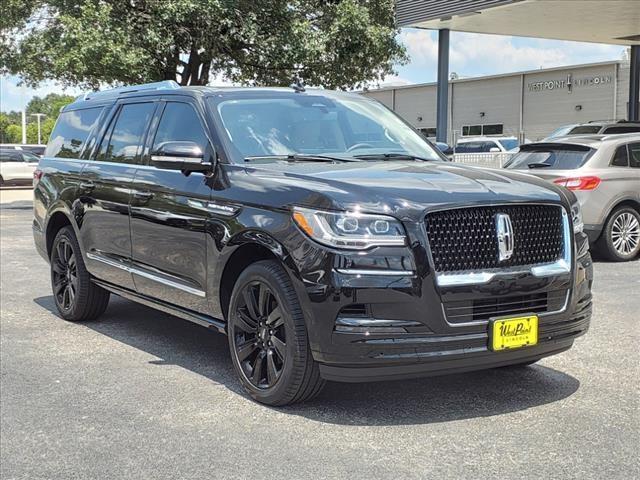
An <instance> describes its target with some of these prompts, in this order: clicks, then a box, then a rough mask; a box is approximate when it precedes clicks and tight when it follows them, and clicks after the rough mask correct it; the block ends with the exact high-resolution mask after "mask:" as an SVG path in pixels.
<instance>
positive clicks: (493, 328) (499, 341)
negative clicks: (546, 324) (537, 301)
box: [489, 315, 538, 351]
mask: <svg viewBox="0 0 640 480" xmlns="http://www.w3.org/2000/svg"><path fill="white" fill-rule="evenodd" d="M489 329H490V330H489V333H490V335H489V338H490V342H491V349H492V350H494V351H499V350H507V349H511V348H520V347H528V346H531V345H535V344H537V343H538V316H537V315H528V316H526V317H517V318H501V319H495V320H492V321H491V322H490V323H489Z"/></svg>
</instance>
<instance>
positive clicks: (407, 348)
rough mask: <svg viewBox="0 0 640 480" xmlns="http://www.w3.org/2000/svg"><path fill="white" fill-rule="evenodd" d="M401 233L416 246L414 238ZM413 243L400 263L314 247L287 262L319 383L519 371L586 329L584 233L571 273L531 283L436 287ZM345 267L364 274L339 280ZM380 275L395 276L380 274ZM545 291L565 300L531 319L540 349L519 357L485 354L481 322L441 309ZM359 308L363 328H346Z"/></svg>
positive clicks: (518, 277) (521, 276)
mask: <svg viewBox="0 0 640 480" xmlns="http://www.w3.org/2000/svg"><path fill="white" fill-rule="evenodd" d="M416 228H419V227H416ZM408 233H409V237H411V236H413V235H415V237H416V238H417V237H418V236H419V235H421V233H422V232H419V231H415V232H411V231H410V232H408ZM411 245H413V247H410V248H407V249H406V251H405V252H404V254H402V255H398V251H397V250H395V251H394V252H393V254H392V253H391V252H390V251H388V250H384V249H379V250H378V251H377V252H375V253H374V254H367V255H355V254H354V255H353V256H345V254H344V253H342V254H338V253H336V252H333V253H331V254H327V253H326V252H325V253H323V254H321V253H319V252H317V251H310V250H311V249H314V248H315V247H309V248H308V249H306V250H305V251H304V252H299V253H300V255H299V256H298V258H296V259H295V260H296V262H298V265H299V269H300V270H299V271H300V272H302V278H301V280H302V281H301V282H300V283H298V285H297V288H298V291H299V293H300V294H301V295H300V296H301V298H302V306H303V309H304V310H305V316H306V318H307V321H308V325H307V326H308V333H309V339H310V343H311V349H312V353H313V356H314V359H315V360H316V361H318V362H319V363H320V371H321V374H322V376H323V377H324V378H326V379H328V380H334V381H346V382H361V381H376V380H391V379H400V378H411V377H420V376H431V375H441V374H447V373H455V372H464V371H472V370H479V369H485V368H493V367H498V366H503V365H510V364H517V363H526V362H529V361H533V360H537V359H539V358H543V357H546V356H549V355H554V354H556V353H560V352H562V351H564V350H567V349H568V348H570V347H571V345H572V344H573V341H574V340H575V339H576V338H577V337H579V336H580V335H583V334H584V333H586V331H587V330H588V328H589V322H590V318H591V309H592V307H591V284H592V281H593V265H592V262H591V257H590V255H589V253H588V251H587V248H588V244H587V238H586V235H580V238H576V245H575V247H574V249H573V250H574V251H573V253H574V260H573V262H572V268H571V271H570V272H569V273H563V274H558V275H554V276H548V277H543V278H539V277H534V276H532V275H529V274H527V273H522V272H519V273H514V274H513V275H508V274H507V275H500V276H499V277H496V278H495V279H493V280H491V281H489V282H487V283H486V284H482V285H468V286H447V287H442V286H438V285H437V282H436V281H435V278H434V274H433V272H432V271H431V270H430V269H429V266H428V265H429V261H428V258H427V253H426V249H425V247H424V246H423V245H421V244H420V243H418V242H414V243H411ZM576 256H577V257H578V258H577V259H575V257H576ZM345 266H346V267H349V268H350V269H351V270H352V271H353V270H362V271H364V272H365V273H362V274H358V275H353V274H352V275H346V274H343V273H341V272H342V271H344V269H343V268H342V267H345ZM382 267H384V268H386V269H388V270H391V271H393V272H394V274H393V275H385V274H384V273H383V272H384V269H383V268H382ZM367 271H368V272H372V271H375V272H376V274H373V275H371V274H367V273H366V272H367ZM402 271H408V272H413V274H407V275H402V274H401V272H402ZM546 292H566V294H565V297H564V298H566V300H564V301H563V302H562V303H563V305H562V306H561V307H560V308H555V309H553V310H552V311H549V312H546V313H540V314H538V315H539V341H538V344H537V345H536V346H534V347H526V348H521V349H517V350H509V351H503V352H493V351H491V350H490V349H489V347H488V321H482V320H480V321H470V322H461V323H450V322H449V317H448V315H447V313H446V309H445V307H444V306H445V305H447V304H449V302H453V303H459V302H464V301H467V300H468V299H473V300H476V299H480V300H483V299H491V298H500V297H502V296H510V295H516V294H526V295H536V294H540V293H546ZM563 294H564V293H563ZM363 305H364V306H365V307H366V312H367V315H366V318H368V319H369V320H373V322H371V321H369V322H367V323H366V325H371V327H366V326H364V327H362V326H358V323H355V322H354V321H353V320H354V319H357V318H362V316H360V317H358V316H353V317H354V318H347V320H349V321H346V322H345V321H344V320H345V318H344V317H349V316H350V313H351V312H352V310H353V309H354V308H355V307H360V308H362V306H363ZM345 312H347V313H345ZM354 325H355V326H354Z"/></svg>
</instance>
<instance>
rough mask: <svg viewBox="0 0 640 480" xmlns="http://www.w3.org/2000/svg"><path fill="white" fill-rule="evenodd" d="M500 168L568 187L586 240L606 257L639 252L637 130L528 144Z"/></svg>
mask: <svg viewBox="0 0 640 480" xmlns="http://www.w3.org/2000/svg"><path fill="white" fill-rule="evenodd" d="M505 168H509V169H516V170H525V171H527V172H528V173H530V174H533V175H536V176H537V177H540V178H543V179H545V180H549V181H552V182H554V183H556V184H559V185H562V186H564V187H566V188H568V189H569V190H572V191H573V193H575V195H576V197H578V200H579V202H580V205H581V207H582V217H583V221H584V230H585V232H586V233H587V235H588V236H589V240H590V242H591V244H592V245H593V246H595V247H596V249H597V250H598V251H600V252H602V253H603V254H604V255H606V256H607V257H608V258H610V259H611V260H615V261H626V260H632V259H633V258H635V257H636V256H637V255H638V253H639V252H640V134H637V133H633V134H623V135H589V136H570V137H561V138H557V139H553V140H551V141H547V142H538V143H530V144H528V145H523V146H522V147H521V148H520V151H519V152H518V153H516V154H515V155H514V156H513V157H511V159H510V160H509V162H508V163H507V164H506V165H505Z"/></svg>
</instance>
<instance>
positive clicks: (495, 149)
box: [489, 147, 501, 153]
mask: <svg viewBox="0 0 640 480" xmlns="http://www.w3.org/2000/svg"><path fill="white" fill-rule="evenodd" d="M500 151H501V150H500V149H499V148H498V147H491V148H490V149H489V153H500Z"/></svg>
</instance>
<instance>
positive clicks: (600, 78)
mask: <svg viewBox="0 0 640 480" xmlns="http://www.w3.org/2000/svg"><path fill="white" fill-rule="evenodd" d="M611 82H613V75H596V76H593V77H576V78H574V76H573V75H572V74H571V73H570V74H568V75H567V77H566V78H564V79H561V80H560V79H559V80H546V81H541V82H532V83H530V84H529V85H528V87H529V91H530V92H544V91H546V90H567V92H568V93H571V92H572V91H573V89H574V88H580V87H597V86H600V85H606V84H608V83H611Z"/></svg>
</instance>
